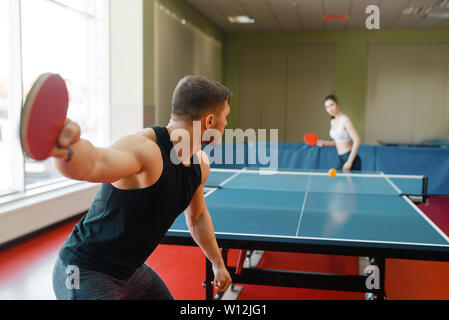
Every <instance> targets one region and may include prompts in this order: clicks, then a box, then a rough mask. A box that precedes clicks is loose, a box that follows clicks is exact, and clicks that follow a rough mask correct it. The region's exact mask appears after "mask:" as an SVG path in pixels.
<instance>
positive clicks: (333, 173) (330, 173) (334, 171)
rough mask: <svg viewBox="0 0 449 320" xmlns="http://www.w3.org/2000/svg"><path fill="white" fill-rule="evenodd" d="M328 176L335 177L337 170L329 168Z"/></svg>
mask: <svg viewBox="0 0 449 320" xmlns="http://www.w3.org/2000/svg"><path fill="white" fill-rule="evenodd" d="M328 174H329V176H330V177H335V176H336V175H337V170H335V169H330V170H329V172H328Z"/></svg>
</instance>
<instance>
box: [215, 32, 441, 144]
mask: <svg viewBox="0 0 449 320" xmlns="http://www.w3.org/2000/svg"><path fill="white" fill-rule="evenodd" d="M398 42H408V43H420V42H421V43H423V42H449V31H448V30H429V31H427V30H421V31H382V30H376V31H335V32H330V31H326V32H324V31H319V32H318V31H317V32H298V33H245V34H226V37H225V47H224V84H225V85H226V86H228V87H229V88H230V89H231V90H232V91H233V93H234V96H233V100H232V101H231V108H232V111H231V115H230V117H229V127H231V128H236V127H238V126H239V124H240V104H239V100H240V97H239V96H240V93H239V87H240V84H239V55H240V48H241V47H242V46H244V45H263V44H265V45H281V44H282V45H285V44H287V45H288V44H292V45H293V44H335V46H336V57H335V70H334V75H335V80H334V83H335V94H336V95H337V97H338V98H339V100H340V106H341V108H342V110H343V112H345V113H347V114H348V115H349V116H350V117H351V119H352V120H353V122H354V124H355V126H356V127H357V129H358V132H359V134H360V136H361V138H362V140H363V135H364V131H365V130H364V129H365V96H366V81H367V66H368V44H369V43H398Z"/></svg>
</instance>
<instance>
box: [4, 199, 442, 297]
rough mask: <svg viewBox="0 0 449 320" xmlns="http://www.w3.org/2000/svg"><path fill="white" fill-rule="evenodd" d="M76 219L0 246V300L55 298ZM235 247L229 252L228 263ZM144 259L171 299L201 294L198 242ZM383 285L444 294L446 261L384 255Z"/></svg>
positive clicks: (435, 215)
mask: <svg viewBox="0 0 449 320" xmlns="http://www.w3.org/2000/svg"><path fill="white" fill-rule="evenodd" d="M420 208H421V210H423V211H424V212H425V213H426V214H427V215H428V216H429V218H430V219H431V220H433V221H434V222H435V224H437V225H438V226H439V227H440V228H441V229H442V230H443V231H444V232H445V233H446V234H449V197H431V198H430V199H429V201H428V203H427V204H421V205H420ZM75 223H76V221H71V222H68V223H65V224H64V225H60V226H58V227H56V228H52V229H51V230H48V231H46V232H44V233H42V234H39V235H37V236H34V237H32V238H30V239H27V240H25V241H22V242H20V243H17V244H15V245H12V246H10V247H8V248H5V249H3V250H1V251H0V300H2V299H54V295H53V292H52V289H51V269H52V264H53V262H54V259H55V258H56V255H57V252H58V249H59V248H60V246H61V245H62V243H63V242H64V240H65V239H66V237H67V236H68V234H69V233H70V232H71V230H72V228H73V225H74V224H75ZM236 255H237V252H236V251H231V252H230V263H231V264H232V262H233V261H235V259H236ZM147 262H148V263H149V264H150V265H151V266H152V267H153V268H154V269H155V270H156V271H157V272H158V273H159V275H160V276H161V277H162V278H163V279H164V281H165V282H166V284H167V286H168V287H169V288H170V290H171V292H172V294H173V296H174V297H175V298H176V299H204V289H203V287H202V286H201V283H202V281H203V280H204V264H205V263H204V256H203V254H202V252H201V250H200V249H199V248H197V247H181V246H168V245H161V246H159V247H158V248H157V249H156V251H155V252H154V253H153V254H152V255H151V257H150V258H149V259H148V260H147ZM259 267H261V268H271V269H275V268H283V269H290V270H302V271H318V272H330V273H347V274H351V273H353V274H356V273H357V271H358V260H357V258H356V257H340V256H326V255H312V254H289V253H274V252H266V254H265V255H264V257H263V259H262V261H261V262H260V264H259ZM386 268H387V273H386V274H387V277H386V290H387V296H388V299H390V300H396V299H445V300H448V299H449V277H448V276H447V275H448V274H449V263H446V262H425V261H411V260H396V259H394V260H393V259H387V266H386ZM239 299H262V300H263V299H266V300H271V299H274V300H276V299H282V300H287V299H298V300H299V299H301V300H304V299H364V295H363V294H360V293H350V292H337V291H325V290H309V289H296V288H277V287H264V286H254V285H245V286H244V287H243V290H242V293H241V295H240V297H239Z"/></svg>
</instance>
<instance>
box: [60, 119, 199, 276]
mask: <svg viewBox="0 0 449 320" xmlns="http://www.w3.org/2000/svg"><path fill="white" fill-rule="evenodd" d="M152 128H153V130H154V132H155V133H156V137H157V144H158V146H159V148H160V150H161V154H162V159H163V162H164V165H163V169H162V174H161V176H160V178H159V179H158V181H157V182H156V183H155V184H154V185H152V186H150V187H147V188H143V189H134V190H121V189H117V188H115V187H114V186H112V185H111V184H103V185H102V186H101V188H100V190H99V191H98V193H97V195H96V197H95V199H94V201H93V203H92V205H91V207H90V209H89V212H88V213H87V214H86V215H85V216H84V217H83V218H82V219H81V220H80V221H79V222H78V223H77V224H76V225H75V227H74V229H73V231H72V233H71V234H70V236H69V238H68V239H67V240H66V242H65V243H64V245H63V247H62V248H61V250H60V252H59V256H60V258H61V259H62V260H63V261H64V262H66V263H68V264H70V265H77V266H79V267H84V268H86V269H89V270H93V271H99V272H102V273H105V274H108V275H111V276H113V277H116V278H118V279H127V278H129V277H130V276H131V275H132V274H133V273H134V271H135V270H136V269H137V268H138V267H140V266H142V264H143V263H144V262H145V260H146V259H147V258H148V256H149V255H150V254H151V253H152V252H153V250H154V249H155V248H156V247H157V245H158V243H159V242H160V240H161V239H162V238H163V236H164V235H165V233H166V232H167V230H168V229H169V228H170V226H171V225H172V223H173V222H174V220H175V219H176V217H177V216H178V215H179V214H180V213H182V212H183V211H184V210H185V209H186V208H187V206H188V205H189V204H190V201H191V200H192V198H193V195H194V193H195V191H196V190H197V188H198V186H199V185H200V183H201V167H200V165H199V163H198V161H193V160H194V158H196V155H194V156H193V157H192V159H191V165H190V166H188V167H186V166H184V165H183V164H182V163H180V164H178V165H176V164H173V163H172V162H171V160H170V151H171V149H172V148H173V144H172V142H171V140H170V135H169V133H168V131H167V129H166V128H165V127H152Z"/></svg>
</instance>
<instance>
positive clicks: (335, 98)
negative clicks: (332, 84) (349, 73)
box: [324, 94, 338, 104]
mask: <svg viewBox="0 0 449 320" xmlns="http://www.w3.org/2000/svg"><path fill="white" fill-rule="evenodd" d="M327 100H332V101H334V102H335V103H336V104H338V99H337V97H336V96H335V95H333V94H330V95H328V96H326V98H324V102H326V101H327Z"/></svg>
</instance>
